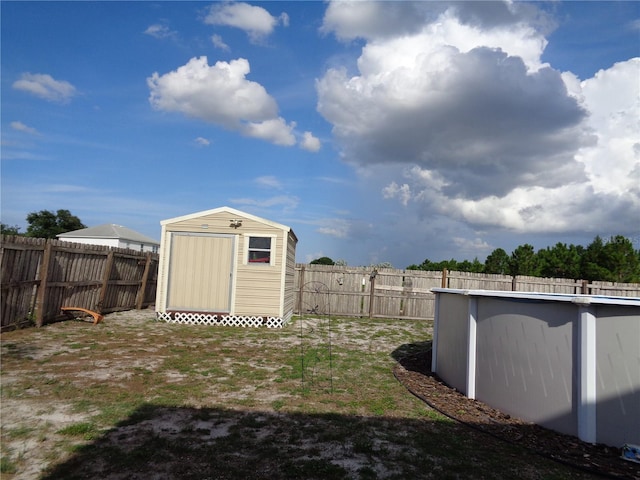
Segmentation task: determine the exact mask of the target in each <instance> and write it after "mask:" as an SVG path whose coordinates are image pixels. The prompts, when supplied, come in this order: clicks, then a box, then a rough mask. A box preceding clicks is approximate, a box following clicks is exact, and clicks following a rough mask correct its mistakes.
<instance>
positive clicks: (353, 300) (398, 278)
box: [294, 264, 640, 319]
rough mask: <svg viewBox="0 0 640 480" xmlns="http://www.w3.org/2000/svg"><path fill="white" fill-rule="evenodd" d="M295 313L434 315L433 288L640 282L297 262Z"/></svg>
mask: <svg viewBox="0 0 640 480" xmlns="http://www.w3.org/2000/svg"><path fill="white" fill-rule="evenodd" d="M294 281H295V285H296V286H297V297H296V313H298V314H301V315H305V314H314V313H316V314H317V313H321V314H327V315H337V316H357V317H370V318H373V317H376V318H406V319H432V318H433V316H434V308H435V295H434V294H433V293H431V289H432V288H437V287H442V288H456V289H464V290H503V291H505V290H506V291H521V292H541V293H568V294H588V295H615V296H624V297H636V296H640V284H638V283H613V282H587V281H585V280H571V279H565V278H540V277H527V276H517V277H511V276H508V275H490V274H483V273H470V272H449V271H447V270H444V271H441V272H433V271H431V272H427V271H422V270H397V269H390V268H381V269H377V270H376V269H373V268H371V267H369V268H367V267H346V266H334V265H305V264H297V265H296V269H295V280H294Z"/></svg>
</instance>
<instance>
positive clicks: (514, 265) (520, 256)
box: [509, 243, 540, 277]
mask: <svg viewBox="0 0 640 480" xmlns="http://www.w3.org/2000/svg"><path fill="white" fill-rule="evenodd" d="M539 272H540V269H539V266H538V259H537V257H536V252H535V250H534V248H533V245H529V244H528V243H525V244H524V245H520V246H519V247H517V248H516V249H515V250H514V251H513V252H512V253H511V257H510V258H509V274H510V275H511V276H512V277H515V276H516V275H527V276H531V277H535V276H537V275H539Z"/></svg>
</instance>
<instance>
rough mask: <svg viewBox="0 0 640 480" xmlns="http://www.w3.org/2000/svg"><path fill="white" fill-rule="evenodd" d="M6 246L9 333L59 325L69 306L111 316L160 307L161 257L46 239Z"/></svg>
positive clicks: (2, 258)
mask: <svg viewBox="0 0 640 480" xmlns="http://www.w3.org/2000/svg"><path fill="white" fill-rule="evenodd" d="M1 241H2V245H1V248H0V264H1V266H2V272H1V276H2V277H1V287H2V297H1V299H0V304H1V314H2V319H1V322H2V324H1V329H2V330H3V331H4V330H8V329H12V328H17V327H20V326H23V325H28V324H30V323H33V322H35V324H36V325H37V326H42V325H44V324H46V323H48V322H52V321H56V320H59V319H61V318H63V317H64V315H62V313H61V311H60V308H61V307H64V306H73V307H82V308H86V309H89V310H94V311H97V312H99V313H109V312H115V311H120V310H131V309H134V308H136V309H141V308H145V307H148V306H150V305H153V304H154V303H155V298H156V281H157V274H158V254H152V253H143V252H136V251H133V250H129V249H124V248H114V247H104V246H99V245H84V244H77V243H69V242H64V241H60V240H48V239H43V238H28V237H18V236H5V235H2V237H1Z"/></svg>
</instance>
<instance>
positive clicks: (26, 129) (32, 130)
mask: <svg viewBox="0 0 640 480" xmlns="http://www.w3.org/2000/svg"><path fill="white" fill-rule="evenodd" d="M11 128H13V129H14V130H17V131H19V132H24V133H29V134H31V135H37V134H38V131H37V130H36V129H35V128H33V127H29V126H27V125H25V124H24V123H22V122H20V121H16V122H11Z"/></svg>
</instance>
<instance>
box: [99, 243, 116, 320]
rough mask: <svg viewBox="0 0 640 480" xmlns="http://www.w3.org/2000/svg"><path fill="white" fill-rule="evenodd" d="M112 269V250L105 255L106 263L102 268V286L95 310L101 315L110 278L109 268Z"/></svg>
mask: <svg viewBox="0 0 640 480" xmlns="http://www.w3.org/2000/svg"><path fill="white" fill-rule="evenodd" d="M112 267H113V250H111V249H110V250H109V253H108V254H107V263H106V265H105V266H104V273H103V274H102V286H101V287H100V297H99V300H98V305H97V310H98V313H102V309H103V308H104V301H105V300H106V298H107V288H108V287H109V279H110V278H111V268H112Z"/></svg>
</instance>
